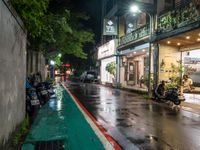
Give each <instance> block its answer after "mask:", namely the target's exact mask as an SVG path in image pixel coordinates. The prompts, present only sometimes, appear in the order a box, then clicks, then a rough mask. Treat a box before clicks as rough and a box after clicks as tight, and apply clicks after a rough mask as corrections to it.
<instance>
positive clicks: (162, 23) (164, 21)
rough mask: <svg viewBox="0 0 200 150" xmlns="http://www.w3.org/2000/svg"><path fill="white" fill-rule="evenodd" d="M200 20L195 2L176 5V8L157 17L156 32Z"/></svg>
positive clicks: (159, 32) (162, 31) (166, 30)
mask: <svg viewBox="0 0 200 150" xmlns="http://www.w3.org/2000/svg"><path fill="white" fill-rule="evenodd" d="M198 20H200V17H199V15H198V14H197V11H196V8H195V4H194V3H193V2H192V1H191V2H189V3H188V4H187V5H185V6H182V5H180V6H178V7H177V8H176V10H172V11H168V12H167V13H165V14H163V15H161V16H160V17H159V18H158V29H157V34H161V33H164V32H168V31H171V30H174V29H177V28H180V27H183V26H186V25H189V24H191V23H193V22H196V21H198Z"/></svg>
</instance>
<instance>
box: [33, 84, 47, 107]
mask: <svg viewBox="0 0 200 150" xmlns="http://www.w3.org/2000/svg"><path fill="white" fill-rule="evenodd" d="M35 88H36V92H37V95H38V98H39V100H40V102H41V104H42V105H44V104H45V103H46V102H47V101H48V100H49V98H50V95H49V93H48V91H47V89H46V87H45V85H44V83H42V82H41V83H38V84H37V85H36V87H35Z"/></svg>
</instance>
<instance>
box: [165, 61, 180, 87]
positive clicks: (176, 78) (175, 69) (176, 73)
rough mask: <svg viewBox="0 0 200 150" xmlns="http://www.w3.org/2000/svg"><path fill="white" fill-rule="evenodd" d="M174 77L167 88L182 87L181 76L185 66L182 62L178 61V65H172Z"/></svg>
mask: <svg viewBox="0 0 200 150" xmlns="http://www.w3.org/2000/svg"><path fill="white" fill-rule="evenodd" d="M171 68H172V74H173V75H172V77H171V78H170V82H169V83H167V84H166V88H173V87H178V86H180V85H181V74H182V72H183V66H182V64H181V61H177V65H175V64H173V63H171Z"/></svg>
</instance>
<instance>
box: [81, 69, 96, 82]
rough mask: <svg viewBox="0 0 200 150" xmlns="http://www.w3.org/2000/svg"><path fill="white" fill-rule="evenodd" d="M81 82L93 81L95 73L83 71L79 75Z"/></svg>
mask: <svg viewBox="0 0 200 150" xmlns="http://www.w3.org/2000/svg"><path fill="white" fill-rule="evenodd" d="M80 80H81V82H95V81H96V80H97V73H96V72H95V71H85V72H83V73H82V75H81V76H80Z"/></svg>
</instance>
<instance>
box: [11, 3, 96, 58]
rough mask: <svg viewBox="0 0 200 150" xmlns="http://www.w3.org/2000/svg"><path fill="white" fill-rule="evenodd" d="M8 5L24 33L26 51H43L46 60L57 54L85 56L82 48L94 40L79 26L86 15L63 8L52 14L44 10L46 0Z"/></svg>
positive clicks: (46, 8)
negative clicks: (26, 36) (24, 30)
mask: <svg viewBox="0 0 200 150" xmlns="http://www.w3.org/2000/svg"><path fill="white" fill-rule="evenodd" d="M11 3H12V5H13V6H14V8H15V9H16V11H17V12H18V14H19V15H20V17H21V18H22V20H23V22H24V24H25V26H26V28H27V30H28V39H29V43H30V45H29V48H30V49H33V50H39V51H43V52H44V54H46V56H47V57H56V56H57V55H58V53H62V54H71V55H74V56H76V57H79V58H86V57H87V55H86V54H85V53H84V52H83V46H84V44H85V43H88V42H93V38H94V34H93V33H92V32H91V31H89V30H87V29H85V28H84V26H83V24H82V22H83V21H85V20H87V19H89V18H88V16H87V15H85V14H84V13H74V12H70V10H67V9H63V11H61V12H59V13H56V12H53V11H51V10H50V9H49V8H48V6H49V0H11ZM52 52H53V53H52ZM52 55H54V56H52Z"/></svg>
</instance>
